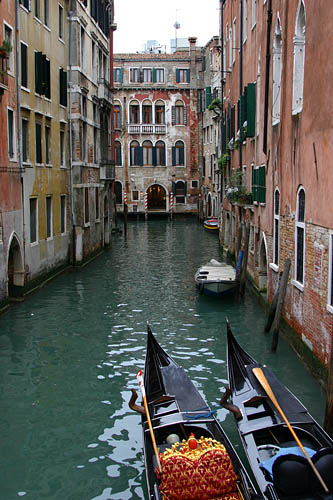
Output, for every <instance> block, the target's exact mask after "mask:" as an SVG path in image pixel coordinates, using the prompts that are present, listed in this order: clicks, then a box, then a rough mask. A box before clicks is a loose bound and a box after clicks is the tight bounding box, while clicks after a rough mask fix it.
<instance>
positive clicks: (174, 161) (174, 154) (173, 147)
mask: <svg viewBox="0 0 333 500" xmlns="http://www.w3.org/2000/svg"><path fill="white" fill-rule="evenodd" d="M171 151H172V166H173V167H174V166H175V165H176V148H175V146H172V148H171Z"/></svg>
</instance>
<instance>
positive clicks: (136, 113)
mask: <svg viewBox="0 0 333 500" xmlns="http://www.w3.org/2000/svg"><path fill="white" fill-rule="evenodd" d="M129 122H130V124H132V125H133V124H134V125H135V124H138V123H140V106H139V103H138V102H137V101H131V103H130V107H129Z"/></svg>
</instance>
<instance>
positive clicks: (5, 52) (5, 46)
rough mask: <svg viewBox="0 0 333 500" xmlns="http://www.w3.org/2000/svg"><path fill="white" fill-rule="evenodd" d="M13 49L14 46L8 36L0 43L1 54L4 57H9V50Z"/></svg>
mask: <svg viewBox="0 0 333 500" xmlns="http://www.w3.org/2000/svg"><path fill="white" fill-rule="evenodd" d="M11 50H12V46H11V44H10V41H9V40H7V39H6V38H5V39H4V40H3V41H2V44H1V45H0V56H2V57H6V58H7V57H9V52H10V51H11Z"/></svg>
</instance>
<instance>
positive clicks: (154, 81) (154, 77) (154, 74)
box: [153, 68, 156, 83]
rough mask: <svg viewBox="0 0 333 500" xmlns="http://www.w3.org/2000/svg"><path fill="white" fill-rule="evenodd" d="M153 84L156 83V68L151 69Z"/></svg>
mask: <svg viewBox="0 0 333 500" xmlns="http://www.w3.org/2000/svg"><path fill="white" fill-rule="evenodd" d="M153 83H156V68H153Z"/></svg>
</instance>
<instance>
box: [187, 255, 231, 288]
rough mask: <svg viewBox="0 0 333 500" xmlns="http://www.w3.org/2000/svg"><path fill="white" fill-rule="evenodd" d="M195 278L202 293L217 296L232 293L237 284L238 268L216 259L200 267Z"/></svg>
mask: <svg viewBox="0 0 333 500" xmlns="http://www.w3.org/2000/svg"><path fill="white" fill-rule="evenodd" d="M194 279H195V283H196V285H197V287H198V288H199V291H200V293H203V294H204V295H212V296H215V297H220V296H221V295H225V294H227V293H230V292H231V291H232V290H233V289H234V288H235V287H236V285H237V280H236V269H235V268H234V267H232V266H230V265H229V264H225V263H222V262H218V261H217V260H215V259H211V260H210V261H209V262H208V264H205V265H204V266H202V267H200V268H199V269H198V270H197V272H196V273H195V275H194Z"/></svg>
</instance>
